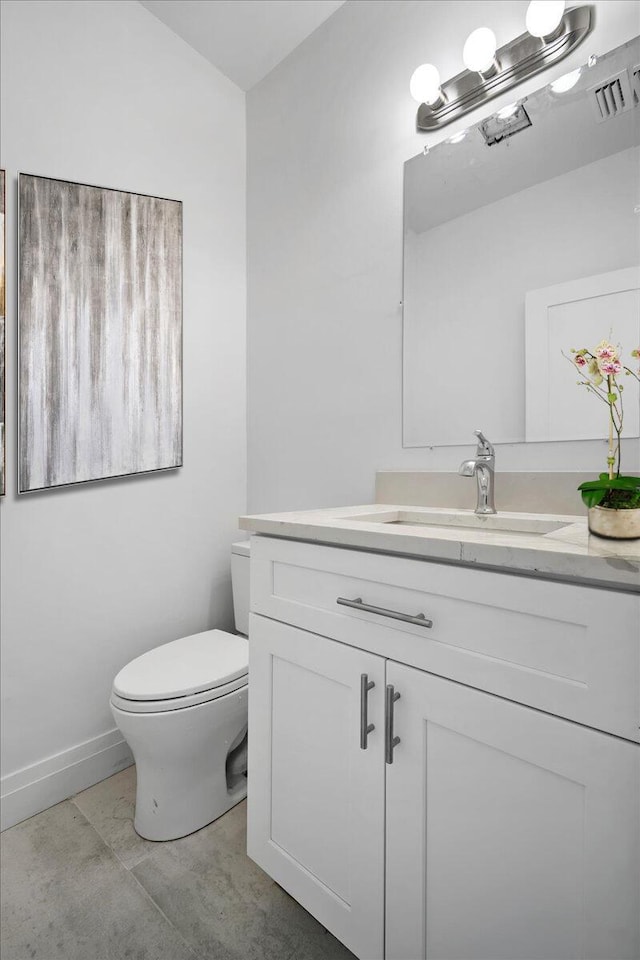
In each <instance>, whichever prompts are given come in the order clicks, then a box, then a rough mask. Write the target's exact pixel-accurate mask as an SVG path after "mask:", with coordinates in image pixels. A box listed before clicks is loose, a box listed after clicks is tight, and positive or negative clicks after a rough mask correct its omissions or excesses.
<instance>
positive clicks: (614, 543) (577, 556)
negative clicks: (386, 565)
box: [239, 503, 640, 593]
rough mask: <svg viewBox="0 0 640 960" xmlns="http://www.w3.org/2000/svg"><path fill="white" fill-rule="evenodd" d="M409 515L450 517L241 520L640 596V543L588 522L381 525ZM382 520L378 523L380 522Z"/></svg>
mask: <svg viewBox="0 0 640 960" xmlns="http://www.w3.org/2000/svg"><path fill="white" fill-rule="evenodd" d="M407 511H414V512H416V513H420V514H422V515H424V514H429V520H430V521H431V520H437V519H438V514H440V515H444V514H447V513H449V514H450V513H451V511H450V510H448V509H445V508H438V507H427V508H425V507H411V506H407V505H405V504H403V505H395V504H387V503H384V504H383V503H376V504H367V505H364V506H355V507H329V508H327V509H323V510H301V511H294V512H292V513H270V514H261V515H255V516H245V517H240V521H239V525H240V528H241V529H242V530H247V531H249V532H251V533H257V534H266V535H268V536H273V537H287V538H289V539H294V540H306V541H311V542H313V543H324V544H333V545H334V546H339V547H352V548H357V549H364V550H376V551H381V552H384V553H397V554H404V555H405V556H413V557H420V558H423V559H425V560H436V561H438V560H439V561H445V562H449V563H456V564H464V565H465V566H467V565H473V564H476V565H478V566H482V567H491V568H495V569H499V570H500V571H501V572H503V573H509V572H512V573H520V574H525V575H528V576H534V577H545V578H553V579H557V580H563V581H569V582H574V583H575V582H579V583H589V584H595V585H598V586H603V587H608V588H610V589H618V590H625V591H632V592H637V593H640V540H604V539H602V538H600V537H596V536H593V535H592V534H590V533H589V530H588V527H587V520H586V518H584V517H575V516H555V515H549V514H539V513H538V514H527V513H507V512H502V511H500V512H499V514H498V517H499V518H504V519H505V520H507V521H510V520H511V521H514V522H516V523H517V521H518V520H524V521H531V520H534V521H543V522H544V521H558V522H559V523H562V524H563V526H562V527H561V528H560V529H557V530H554V531H553V532H551V533H546V534H528V533H511V532H508V531H498V530H486V529H467V528H464V527H460V526H434V525H426V524H424V523H416V524H415V525H413V524H411V523H406V522H404V523H402V524H394V523H388V522H387V523H385V522H382V521H383V519H393V517H394V516H396V515H399V514H400V515H401V514H403V513H406V512H407ZM456 512H457V513H458V514H461V515H464V514H467V515H468V517H469V519H470V521H471V522H473V523H475V524H477V523H478V520H479V519H480V518H476V517H475V515H474V513H473V511H472V510H469V511H456ZM359 517H367V519H366V520H365V519H358V518H359ZM376 517H378V518H379V520H378V521H377V522H376V520H375V519H374V518H376ZM480 522H481V520H480Z"/></svg>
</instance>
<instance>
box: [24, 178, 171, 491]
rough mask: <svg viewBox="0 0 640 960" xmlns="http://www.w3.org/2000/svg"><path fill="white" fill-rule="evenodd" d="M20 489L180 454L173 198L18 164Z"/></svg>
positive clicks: (130, 468)
mask: <svg viewBox="0 0 640 960" xmlns="http://www.w3.org/2000/svg"><path fill="white" fill-rule="evenodd" d="M19 200H20V208H19V254H20V267H19V273H20V276H19V321H18V323H19V355H20V357H19V362H20V385H19V466H18V474H19V491H20V493H26V492H28V491H33V490H42V489H46V488H49V487H57V486H62V485H66V484H73V483H83V482H85V481H87V480H100V479H105V478H107V477H120V476H128V475H130V474H135V473H147V472H149V471H153V470H166V469H171V468H173V467H179V466H181V465H182V203H181V202H180V201H176V200H163V199H160V198H157V197H149V196H144V195H141V194H136V193H127V192H125V191H122V190H111V189H105V188H102V187H93V186H87V185H86V184H80V183H69V182H67V181H66V180H54V179H50V178H48V177H36V176H31V175H27V174H20V189H19Z"/></svg>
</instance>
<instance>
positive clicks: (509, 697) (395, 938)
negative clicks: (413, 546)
mask: <svg viewBox="0 0 640 960" xmlns="http://www.w3.org/2000/svg"><path fill="white" fill-rule="evenodd" d="M251 563H252V580H251V605H252V611H253V613H252V618H251V626H250V664H249V669H250V676H251V683H250V690H249V827H248V852H249V855H250V856H251V857H253V859H254V860H256V862H257V863H258V864H259V865H260V866H262V867H263V869H265V870H266V871H267V873H269V874H270V875H271V876H272V877H273V879H274V880H276V882H278V883H279V884H281V885H282V886H283V887H284V888H285V889H286V890H287V891H288V892H289V893H290V894H291V895H292V896H294V897H295V898H296V899H297V900H299V902H300V903H301V904H302V905H303V906H304V907H306V909H308V910H309V911H310V912H311V913H312V914H313V915H314V916H315V917H316V918H317V919H318V920H319V921H320V922H321V923H322V924H323V925H324V926H326V927H327V928H328V929H329V930H331V932H332V933H334V934H335V935H336V936H337V937H338V938H339V939H340V940H341V941H342V942H343V943H345V945H346V946H347V947H349V949H351V950H352V951H353V952H354V953H355V954H356V956H358V957H360V958H362V960H381V958H383V957H385V958H387V960H418V958H425V960H426V958H429V960H448V958H451V960H453V958H458V960H463V958H464V960H501V958H504V960H530V958H531V957H536V958H539V960H545V958H546V960H564V958H567V960H568V958H571V960H573V958H578V957H580V958H587V960H589V958H590V960H614V958H615V960H626V958H629V960H634V958H637V957H638V956H639V955H640V927H639V923H640V921H639V915H640V910H639V909H638V908H639V905H640V745H639V743H638V741H640V598H639V597H638V596H634V595H631V594H623V593H616V592H613V591H604V590H599V589H594V588H589V587H583V586H575V585H572V584H560V583H552V582H545V581H543V580H535V579H531V578H524V577H515V576H510V575H508V574H502V573H492V572H488V571H481V570H472V569H468V568H464V567H456V566H447V565H444V564H434V563H427V562H423V561H420V560H413V559H407V558H403V557H397V556H391V555H380V554H373V553H368V552H365V551H357V550H349V549H340V548H335V547H326V546H319V545H316V544H307V543H301V542H296V541H287V540H278V539H275V538H267V537H258V538H254V539H253V541H252V560H251ZM339 598H341V599H342V600H347V601H349V602H350V603H354V602H355V601H359V600H361V601H362V604H358V603H355V605H346V606H345V605H344V604H341V603H340V604H339V603H338V602H337V601H338V599H339ZM365 604H366V605H367V607H369V608H370V607H374V608H377V609H378V610H379V611H380V612H378V613H376V612H371V611H370V610H367V609H365V608H364V605H365ZM396 612H401V613H403V614H407V615H409V619H407V620H403V619H395V617H394V616H393V614H394V613H396ZM417 614H423V615H424V621H423V620H422V618H418V617H416V615H417ZM429 620H431V621H432V625H431V626H428V625H427V621H429ZM371 683H373V684H374V686H370V684H371ZM397 694H399V695H400V696H399V698H398V699H395V700H394V699H393V697H394V695H397ZM365 713H366V715H365ZM371 726H372V729H370V732H369V733H368V735H367V736H366V739H362V738H363V736H364V731H365V730H366V729H367V728H369V727H371ZM395 738H399V742H397V744H396V746H395V748H394V749H393V750H391V743H392V741H393V740H394V739H395ZM363 747H366V749H363ZM389 761H391V762H389Z"/></svg>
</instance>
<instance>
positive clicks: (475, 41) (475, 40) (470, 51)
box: [462, 27, 497, 73]
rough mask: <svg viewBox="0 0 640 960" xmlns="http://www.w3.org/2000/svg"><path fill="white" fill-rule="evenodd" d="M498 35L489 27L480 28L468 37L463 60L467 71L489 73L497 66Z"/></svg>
mask: <svg viewBox="0 0 640 960" xmlns="http://www.w3.org/2000/svg"><path fill="white" fill-rule="evenodd" d="M496 46H497V43H496V35H495V33H494V32H493V30H490V29H489V27H478V29H477V30H474V31H473V33H470V34H469V36H468V37H467V40H466V43H465V45H464V49H463V51H462V59H463V60H464V65H465V67H466V68H467V70H475V71H476V72H477V73H487V72H488V71H489V70H491V68H492V67H493V66H494V65H495V58H496Z"/></svg>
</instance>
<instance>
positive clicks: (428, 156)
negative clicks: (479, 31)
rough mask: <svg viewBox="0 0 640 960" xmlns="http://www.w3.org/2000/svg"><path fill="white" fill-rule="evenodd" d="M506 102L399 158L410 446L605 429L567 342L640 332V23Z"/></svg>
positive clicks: (634, 404) (634, 395) (633, 419)
mask: <svg viewBox="0 0 640 960" xmlns="http://www.w3.org/2000/svg"><path fill="white" fill-rule="evenodd" d="M574 79H575V76H571V75H570V76H569V78H568V79H567V80H566V82H565V84H564V86H565V87H566V86H567V85H568V83H569V82H570V81H571V80H574ZM513 109H514V110H515V112H512V113H511V115H510V116H507V115H506V114H507V113H509V110H506V109H505V110H503V111H501V112H500V113H499V114H494V115H493V116H491V117H488V118H487V119H486V120H485V121H483V122H482V123H480V124H478V125H476V126H474V127H471V128H470V129H469V130H467V132H466V135H465V136H464V139H462V140H458V141H457V142H453V141H455V139H456V138H452V140H448V141H445V142H443V143H440V144H438V145H437V146H434V147H432V148H431V149H430V150H429V151H428V152H425V153H421V154H419V155H418V156H417V157H414V158H413V159H411V160H409V161H407V163H406V164H405V182H404V292H403V305H404V306H403V444H404V446H405V447H424V446H438V445H451V444H468V443H469V442H470V437H472V432H473V430H474V429H475V428H476V427H481V428H482V429H483V431H484V432H485V433H486V435H487V436H488V437H490V438H491V440H492V441H493V442H503V443H506V442H524V441H543V440H584V439H600V438H602V437H603V436H604V432H605V430H606V423H607V421H606V407H604V406H603V411H604V413H603V415H602V422H601V423H600V421H599V418H598V411H597V409H595V408H597V407H598V401H597V400H596V399H595V398H594V397H590V396H589V395H588V394H587V391H586V390H585V389H584V388H578V387H577V386H576V381H577V379H578V377H577V375H576V371H575V370H574V369H572V367H571V365H570V363H569V361H568V360H567V359H566V358H565V357H564V356H563V351H564V352H565V353H569V352H570V350H571V348H572V347H575V348H580V347H583V346H584V347H592V346H595V345H596V344H597V343H598V342H599V341H600V340H601V339H603V338H604V337H606V338H612V339H613V340H614V341H615V342H620V343H621V344H622V345H623V347H624V355H623V360H624V361H625V362H626V363H627V365H631V364H632V363H633V360H632V358H631V357H630V351H631V350H632V349H634V348H637V347H638V346H639V345H640V146H639V145H640V37H638V38H636V39H635V40H632V41H630V42H629V43H626V44H624V45H623V46H621V47H618V48H617V49H615V50H613V51H611V52H610V53H608V54H606V55H604V56H602V57H599V58H598V59H597V60H596V61H595V62H593V58H592V60H591V61H590V64H585V66H584V67H583V68H582V69H581V70H580V72H579V75H578V78H577V81H576V82H575V83H574V85H573V86H572V87H571V88H570V89H565V90H564V92H560V91H559V90H554V89H552V87H551V86H546V87H545V88H544V89H542V90H540V91H538V92H537V93H535V94H533V95H531V96H528V97H527V98H526V99H523V100H520V101H519V102H518V108H517V109H515V105H514V108H513ZM518 126H519V127H520V128H521V129H519V130H518V131H517V132H513V133H511V134H510V130H511V129H513V130H514V131H515V130H516V127H518ZM509 134H510V135H509ZM492 140H493V142H491V141H492ZM489 144H490V145H489ZM624 396H625V428H624V435H625V437H634V436H636V437H637V436H639V435H640V389H639V385H638V383H637V381H632V378H631V377H627V378H626V380H625V395H624Z"/></svg>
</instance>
